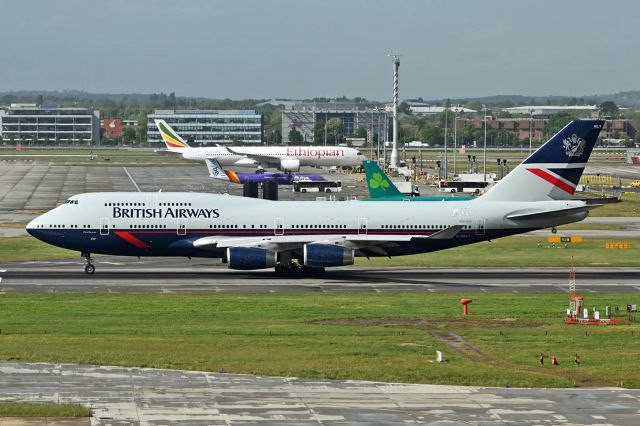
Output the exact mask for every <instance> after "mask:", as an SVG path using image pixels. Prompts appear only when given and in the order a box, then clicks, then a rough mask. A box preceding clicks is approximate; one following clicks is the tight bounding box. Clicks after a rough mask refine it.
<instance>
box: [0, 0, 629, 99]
mask: <svg viewBox="0 0 640 426" xmlns="http://www.w3.org/2000/svg"><path fill="white" fill-rule="evenodd" d="M0 16H2V19H1V23H0V37H1V40H2V43H0V58H1V60H0V91H10V90H63V89H77V90H85V91H89V92H101V93H131V92H135V93H154V92H161V91H162V92H165V93H169V92H175V93H176V94H177V95H179V96H202V97H212V98H227V97H228V98H232V99H243V98H271V97H288V98H307V97H314V96H326V97H332V96H341V95H346V96H349V97H352V96H363V97H366V98H368V99H374V100H387V99H390V98H391V89H392V68H391V60H390V58H388V57H387V54H389V53H393V52H397V53H400V54H402V55H403V56H402V57H401V66H400V98H415V97H423V98H425V99H434V98H444V97H452V98H455V97H474V96H483V95H496V94H523V95H549V94H558V95H572V96H576V95H589V94H605V93H613V92H617V91H624V90H637V89H640V84H639V78H640V66H639V65H640V1H637V0H623V1H615V2H606V1H591V0H588V1H585V0H565V1H559V0H536V1H515V0H505V1H490V0H485V1H477V0H476V1H474V0H468V1H462V0H461V1H454V0H446V1H445V0H443V1H436V0H423V1H418V0H416V1H408V0H389V1H375V0H321V1H317V0H314V1H304V0H280V1H276V0H272V1H268V0H256V1H241V0H229V1H213V0H211V1H204V0H201V1H187V0H182V1H177V0H175V1H151V0H100V1H93V0H75V1H72V0H56V1H52V0H41V1H26V0H2V1H1V2H0Z"/></svg>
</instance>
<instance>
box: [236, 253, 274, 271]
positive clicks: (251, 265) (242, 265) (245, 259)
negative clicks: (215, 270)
mask: <svg viewBox="0 0 640 426" xmlns="http://www.w3.org/2000/svg"><path fill="white" fill-rule="evenodd" d="M227 262H228V265H227V266H228V267H229V269H242V270H245V271H246V270H250V269H264V268H271V267H272V266H275V265H276V254H275V253H274V252H271V251H269V250H264V249H261V248H252V247H229V248H228V249H227Z"/></svg>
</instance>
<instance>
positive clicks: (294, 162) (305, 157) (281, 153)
mask: <svg viewBox="0 0 640 426" xmlns="http://www.w3.org/2000/svg"><path fill="white" fill-rule="evenodd" d="M155 123H156V126H157V127H158V130H159V131H160V136H162V140H163V141H164V144H165V145H166V147H167V149H166V151H162V152H163V153H167V154H171V155H179V156H181V157H182V158H184V159H185V160H192V161H202V162H204V161H205V159H206V158H215V159H216V160H218V162H219V163H220V164H222V165H223V166H253V165H255V166H260V167H263V168H268V167H275V168H277V169H278V170H282V171H285V172H297V171H298V170H300V167H301V166H358V165H360V163H361V162H362V160H363V159H364V156H363V155H362V153H361V152H360V151H358V150H357V149H354V148H349V147H345V146H243V147H240V146H238V147H233V148H231V147H226V146H212V147H204V148H193V147H190V146H189V145H188V144H187V142H185V140H184V139H182V138H181V137H180V135H178V133H176V132H175V131H174V130H173V129H172V128H171V127H170V126H169V125H168V124H167V123H166V122H165V121H164V120H155Z"/></svg>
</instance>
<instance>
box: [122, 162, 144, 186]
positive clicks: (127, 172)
mask: <svg viewBox="0 0 640 426" xmlns="http://www.w3.org/2000/svg"><path fill="white" fill-rule="evenodd" d="M122 169H123V170H124V172H125V173H126V174H127V176H129V180H131V183H132V184H133V186H135V187H136V191H138V192H141V191H140V187H139V186H138V184H137V183H136V181H135V180H133V178H132V177H131V175H130V174H129V170H127V168H126V167H122Z"/></svg>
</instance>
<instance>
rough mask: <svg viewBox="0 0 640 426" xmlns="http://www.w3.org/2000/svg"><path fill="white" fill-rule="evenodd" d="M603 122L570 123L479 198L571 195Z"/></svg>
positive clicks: (539, 198)
mask: <svg viewBox="0 0 640 426" xmlns="http://www.w3.org/2000/svg"><path fill="white" fill-rule="evenodd" d="M603 125H604V121H603V120H574V121H572V122H570V123H569V124H567V125H566V126H565V127H563V128H562V130H560V131H559V132H558V133H556V134H555V135H553V136H552V137H551V138H550V139H549V140H548V141H547V142H546V143H545V144H544V145H542V146H541V147H540V148H538V150H536V151H535V152H534V153H533V154H531V155H530V156H529V157H528V158H527V159H526V160H524V162H522V164H520V165H519V166H518V167H516V168H515V169H513V171H512V172H511V173H509V174H508V175H507V176H505V177H504V178H503V179H502V180H500V181H499V182H498V183H497V184H496V185H495V186H494V187H493V188H491V189H490V190H489V191H488V192H487V193H486V194H485V195H483V196H482V197H480V198H479V199H482V200H486V201H542V200H563V199H569V198H571V197H572V196H573V194H574V192H575V191H576V187H577V185H578V182H579V181H580V177H581V176H582V172H583V171H584V168H585V166H586V164H587V161H588V160H589V156H590V155H591V151H592V150H593V147H594V146H595V144H596V141H597V140H598V135H599V134H600V130H601V129H602V126H603Z"/></svg>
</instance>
